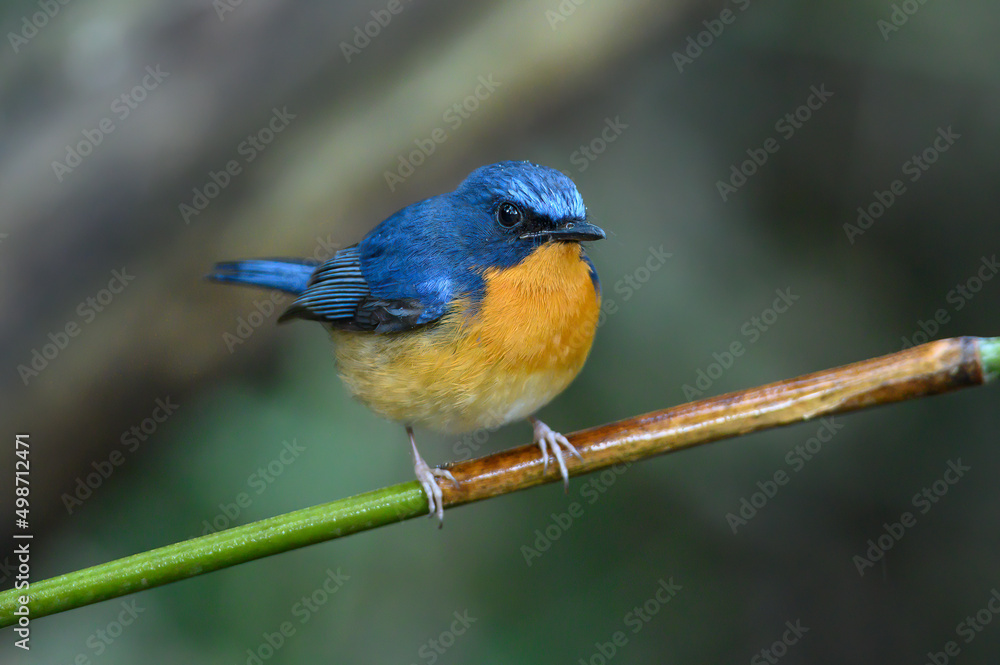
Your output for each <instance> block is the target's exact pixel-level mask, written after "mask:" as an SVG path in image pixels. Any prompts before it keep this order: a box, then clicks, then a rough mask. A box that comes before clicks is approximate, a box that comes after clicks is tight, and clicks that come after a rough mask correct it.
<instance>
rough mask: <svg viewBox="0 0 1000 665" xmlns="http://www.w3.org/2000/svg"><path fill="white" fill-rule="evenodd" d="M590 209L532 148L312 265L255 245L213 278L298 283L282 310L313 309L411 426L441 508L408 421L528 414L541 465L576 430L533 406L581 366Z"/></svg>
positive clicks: (377, 402)
mask: <svg viewBox="0 0 1000 665" xmlns="http://www.w3.org/2000/svg"><path fill="white" fill-rule="evenodd" d="M602 238H604V231H602V230H601V229H600V228H598V227H596V226H594V225H593V224H590V223H588V222H587V210H586V208H585V207H584V205H583V199H582V198H581V197H580V193H579V192H578V191H577V189H576V186H575V185H574V184H573V182H572V181H571V180H570V179H569V178H567V177H566V176H564V175H563V174H562V173H560V172H558V171H556V170H554V169H551V168H548V167H545V166H538V165H535V164H531V163H530V162H501V163H499V164H491V165H488V166H483V167H480V168H478V169H476V170H475V171H473V172H472V173H471V174H470V175H469V176H468V177H467V178H466V179H465V181H464V182H462V184H461V185H459V187H458V189H456V190H455V191H454V192H451V193H449V194H441V195H439V196H434V197H431V198H429V199H426V200H424V201H420V202H419V203H414V204H412V205H409V206H407V207H405V208H403V209H402V210H400V211H399V212H397V213H395V214H394V215H392V216H391V217H389V218H388V219H386V220H385V221H384V222H382V223H381V224H379V225H378V226H376V227H375V228H374V229H372V231H371V232H369V233H368V235H366V236H365V238H364V239H363V240H362V241H361V242H359V243H358V244H357V245H354V246H351V247H348V248H347V249H343V250H341V251H339V252H337V253H336V254H335V255H334V256H333V257H332V258H331V259H330V260H328V261H326V262H325V263H323V264H317V263H315V262H312V261H306V260H295V259H252V260H245V261H233V262H228V263H219V264H216V266H215V269H214V271H213V272H212V273H211V274H210V275H208V277H209V278H210V279H213V280H216V281H219V282H231V283H235V284H247V285H251V286H257V287H262V288H267V289H277V290H280V291H285V292H288V293H292V294H295V295H296V296H298V297H297V298H296V299H295V301H294V302H293V303H292V304H291V306H290V307H289V308H288V310H287V311H285V312H284V313H283V314H282V315H281V317H280V318H279V319H278V320H279V322H281V321H288V320H289V319H294V318H300V319H312V320H314V321H320V322H322V323H324V324H325V325H326V326H327V327H328V328H329V330H330V335H331V337H332V338H333V341H334V343H335V347H336V348H335V354H336V359H337V366H338V370H339V372H340V376H341V378H342V379H343V380H344V382H345V383H346V384H347V386H348V388H349V389H350V391H351V392H352V393H353V394H354V396H355V397H357V398H358V399H359V400H360V401H361V402H363V403H364V404H365V405H367V406H368V407H369V408H370V409H371V410H373V411H374V412H375V413H377V414H379V415H381V416H384V417H386V418H389V419H391V420H395V421H398V422H400V423H402V424H403V425H404V426H405V427H406V432H407V434H408V435H409V438H410V445H411V447H412V449H413V463H414V471H415V472H416V475H417V479H418V480H419V481H420V484H421V485H422V486H423V488H424V491H425V492H426V493H427V500H428V502H429V504H430V513H431V514H432V515H433V514H436V515H437V516H438V519H439V520H443V518H444V507H443V505H442V493H441V488H440V487H439V486H438V484H437V481H436V480H435V477H444V478H448V479H449V480H450V481H451V482H453V483H455V484H456V485H457V481H456V480H455V478H454V477H453V476H452V474H451V473H450V472H449V471H447V470H443V469H437V468H434V469H432V468H430V467H428V466H427V464H426V463H425V462H424V460H423V459H422V458H421V457H420V454H419V453H418V452H417V446H416V442H415V441H414V438H413V427H414V426H416V425H420V426H425V427H428V428H430V429H433V430H437V431H440V432H446V433H452V434H456V433H463V432H469V431H472V430H475V429H477V428H490V429H493V428H496V427H499V426H500V425H504V424H506V423H509V422H511V421H514V420H518V419H521V418H527V419H528V420H529V421H530V422H531V423H532V426H533V429H534V439H535V442H536V443H537V444H538V445H539V446H540V447H541V451H542V458H543V460H544V465H545V468H548V462H549V453H550V452H551V454H552V456H553V457H555V459H556V462H557V463H558V465H559V469H560V472H561V473H562V477H563V481H564V483H567V484H568V482H569V474H568V472H567V470H566V463H565V461H564V458H563V456H564V451H563V449H565V451H566V452H567V453H571V454H573V455H576V456H577V457H580V453H579V452H578V451H577V450H576V448H574V447H573V445H572V444H571V443H570V442H569V441H568V440H567V439H566V438H565V437H564V436H563V435H562V434H559V433H558V432H554V431H553V430H551V429H549V427H548V426H546V425H545V423H543V422H542V421H540V420H538V419H537V418H535V417H534V414H535V412H537V411H538V410H539V409H541V408H542V407H543V406H545V405H546V404H548V403H549V401H551V400H552V399H553V398H554V397H555V396H556V395H558V394H559V393H561V392H562V391H563V390H564V389H565V388H566V386H568V385H569V383H570V382H571V381H572V380H573V378H574V377H576V375H577V374H578V373H579V372H580V370H581V369H582V368H583V364H584V361H585V360H586V359H587V354H588V353H589V351H590V347H591V344H592V342H593V340H594V332H595V330H596V328H597V318H598V313H599V310H600V301H601V289H600V283H599V282H598V279H597V271H596V269H595V268H594V264H593V263H592V262H591V261H590V259H589V258H588V257H587V255H586V254H585V253H584V250H583V246H582V245H581V244H580V243H581V241H586V240H600V239H602Z"/></svg>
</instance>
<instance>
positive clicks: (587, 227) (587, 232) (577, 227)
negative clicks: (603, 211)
mask: <svg viewBox="0 0 1000 665" xmlns="http://www.w3.org/2000/svg"><path fill="white" fill-rule="evenodd" d="M520 238H521V240H528V239H530V238H540V239H543V240H557V241H560V242H580V241H583V240H604V238H605V235H604V231H603V230H602V229H601V228H600V227H599V226H594V225H593V224H590V223H589V222H583V221H580V222H566V223H565V224H563V225H562V226H560V227H559V228H555V229H544V230H541V231H531V232H529V233H522V234H521V236H520Z"/></svg>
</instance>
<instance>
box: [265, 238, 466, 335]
mask: <svg viewBox="0 0 1000 665" xmlns="http://www.w3.org/2000/svg"><path fill="white" fill-rule="evenodd" d="M386 249H387V248H382V251H381V252H379V254H380V255H379V256H378V257H377V260H374V259H373V260H369V261H368V264H369V265H368V268H369V269H368V270H363V268H362V263H363V254H364V252H363V251H362V248H361V246H359V245H355V246H353V247H348V248H347V249H343V250H341V251H339V252H337V254H336V255H335V256H334V257H333V258H331V259H330V260H329V261H327V262H326V263H324V264H322V265H321V266H320V267H319V268H318V269H317V270H316V272H315V273H313V275H312V278H311V279H310V280H309V284H308V286H307V287H306V289H305V291H303V292H302V293H301V294H300V295H299V297H298V298H296V299H295V301H294V302H293V303H292V304H291V306H290V307H289V308H288V309H287V310H286V311H285V312H284V313H283V314H282V315H281V318H279V319H278V320H279V321H287V320H289V319H293V318H300V319H311V320H314V321H322V322H324V323H328V324H330V325H332V326H334V327H336V328H340V329H344V330H364V331H372V332H377V333H385V332H398V331H402V330H410V329H411V328H415V327H417V326H420V325H424V324H426V323H430V322H431V321H434V320H436V319H438V318H440V317H441V316H442V315H443V314H444V313H445V311H446V309H447V303H448V294H447V293H444V292H441V291H440V290H439V289H434V288H431V289H428V288H427V285H428V283H430V284H433V280H431V281H430V282H429V281H428V280H426V279H421V275H420V274H419V273H420V269H419V264H420V263H421V262H420V261H419V260H418V259H417V258H416V257H412V256H411V255H409V254H406V253H404V252H402V251H398V250H397V251H392V250H389V251H390V253H391V254H392V256H391V257H387V256H385V250H386ZM387 259H388V260H387ZM385 264H389V265H390V266H391V267H390V268H389V269H385V268H384V267H383V265H385ZM408 264H412V265H408ZM401 275H408V277H409V278H408V279H405V280H404V279H400V276H401Z"/></svg>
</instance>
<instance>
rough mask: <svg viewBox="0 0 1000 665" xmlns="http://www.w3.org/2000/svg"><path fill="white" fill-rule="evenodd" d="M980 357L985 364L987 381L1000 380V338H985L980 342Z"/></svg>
mask: <svg viewBox="0 0 1000 665" xmlns="http://www.w3.org/2000/svg"><path fill="white" fill-rule="evenodd" d="M979 357H980V358H981V361H982V363H983V374H985V375H986V376H985V380H986V381H987V382H988V381H995V380H996V379H997V378H1000V337H983V338H981V339H980V340H979Z"/></svg>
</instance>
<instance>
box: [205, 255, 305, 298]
mask: <svg viewBox="0 0 1000 665" xmlns="http://www.w3.org/2000/svg"><path fill="white" fill-rule="evenodd" d="M318 265H319V264H318V263H317V262H316V261H310V260H308V259H247V260H244V261H227V262H225V263H216V264H215V267H214V268H213V269H212V272H210V273H209V274H207V275H205V277H206V279H210V280H212V281H214V282H227V283H230V284H246V285H248V286H257V287H260V288H263V289H277V290H278V291H284V292H286V293H291V294H295V295H297V294H299V293H302V292H303V291H305V290H306V286H308V285H309V278H310V277H311V276H312V274H313V273H314V272H316V267H317V266H318Z"/></svg>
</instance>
